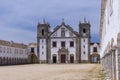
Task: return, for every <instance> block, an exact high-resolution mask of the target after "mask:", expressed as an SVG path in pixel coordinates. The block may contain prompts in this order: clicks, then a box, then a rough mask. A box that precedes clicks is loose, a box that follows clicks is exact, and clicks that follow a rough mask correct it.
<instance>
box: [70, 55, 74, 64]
mask: <svg viewBox="0 0 120 80" xmlns="http://www.w3.org/2000/svg"><path fill="white" fill-rule="evenodd" d="M70 63H74V55H70Z"/></svg>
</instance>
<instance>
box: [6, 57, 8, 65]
mask: <svg viewBox="0 0 120 80" xmlns="http://www.w3.org/2000/svg"><path fill="white" fill-rule="evenodd" d="M6 65H9V58H8V57H7V58H6Z"/></svg>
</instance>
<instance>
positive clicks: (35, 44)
mask: <svg viewBox="0 0 120 80" xmlns="http://www.w3.org/2000/svg"><path fill="white" fill-rule="evenodd" d="M31 45H34V46H37V43H29V44H28V46H31Z"/></svg>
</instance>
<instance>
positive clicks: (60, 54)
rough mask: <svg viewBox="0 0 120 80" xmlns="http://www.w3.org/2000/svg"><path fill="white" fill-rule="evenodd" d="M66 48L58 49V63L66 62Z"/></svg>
mask: <svg viewBox="0 0 120 80" xmlns="http://www.w3.org/2000/svg"><path fill="white" fill-rule="evenodd" d="M68 53H69V51H68V49H66V48H65V47H62V48H61V49H59V51H58V63H68Z"/></svg>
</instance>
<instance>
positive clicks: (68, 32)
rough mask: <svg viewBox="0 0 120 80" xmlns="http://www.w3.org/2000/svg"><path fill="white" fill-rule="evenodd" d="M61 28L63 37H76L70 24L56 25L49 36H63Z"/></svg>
mask: <svg viewBox="0 0 120 80" xmlns="http://www.w3.org/2000/svg"><path fill="white" fill-rule="evenodd" d="M62 29H64V34H65V36H64V37H77V34H76V33H75V32H74V30H73V29H72V28H71V27H70V26H66V25H61V26H57V27H56V28H55V29H54V31H53V32H52V33H51V35H50V37H63V36H62V34H63V32H62Z"/></svg>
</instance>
